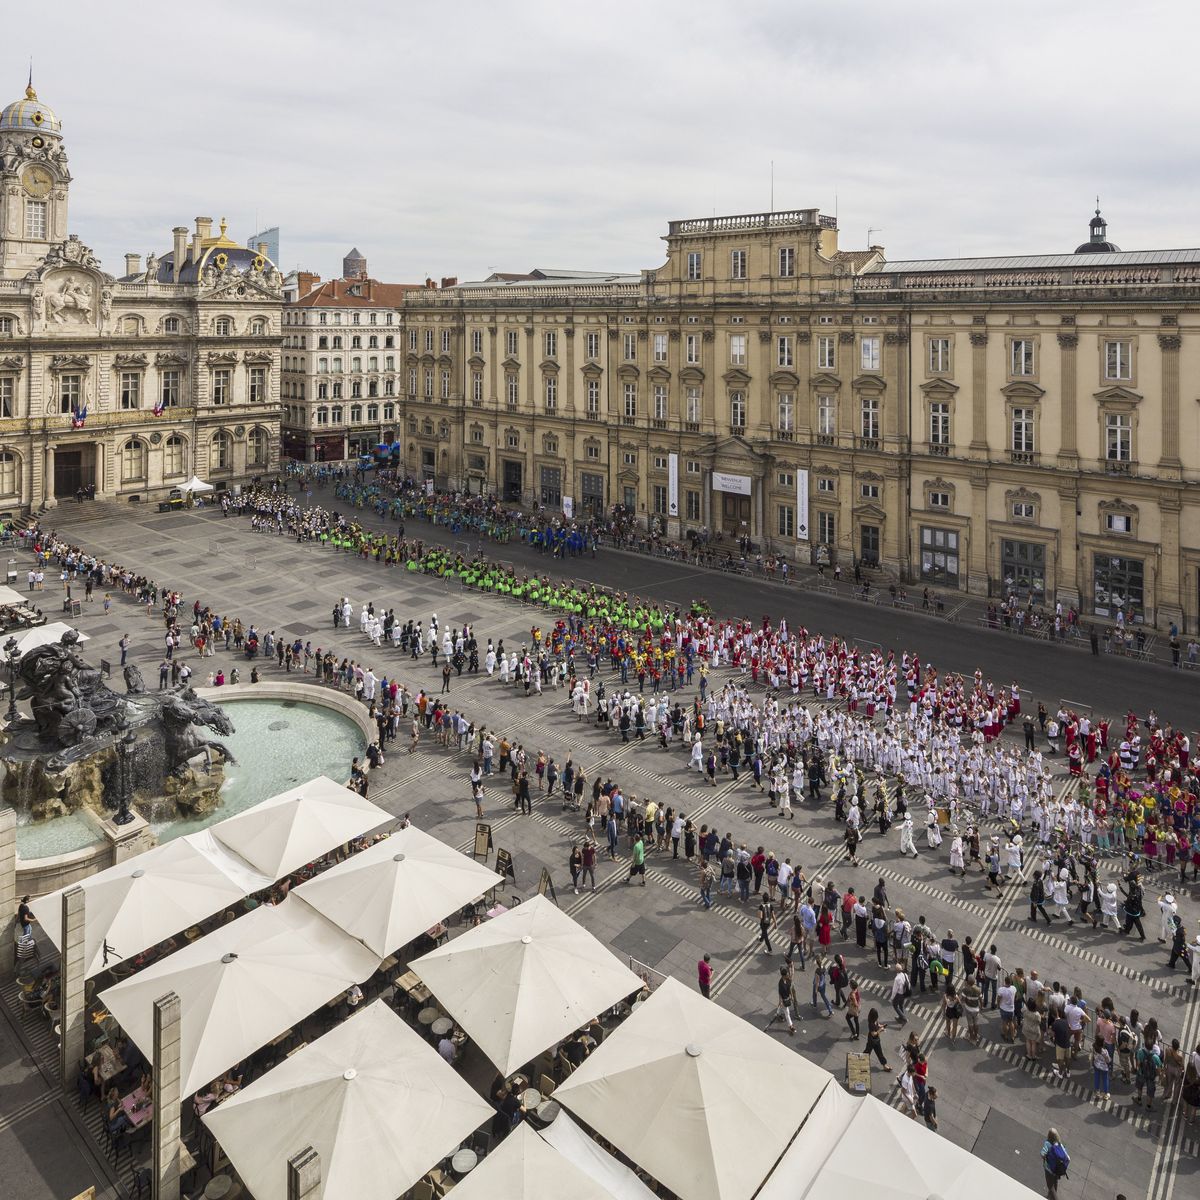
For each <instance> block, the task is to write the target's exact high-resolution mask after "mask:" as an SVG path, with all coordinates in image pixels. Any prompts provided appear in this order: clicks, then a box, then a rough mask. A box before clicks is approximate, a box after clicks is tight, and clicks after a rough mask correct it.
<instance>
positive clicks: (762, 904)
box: [758, 896, 803, 961]
mask: <svg viewBox="0 0 1200 1200" xmlns="http://www.w3.org/2000/svg"><path fill="white" fill-rule="evenodd" d="M778 928H779V921H778V919H777V918H776V916H775V907H774V905H772V904H770V903H768V901H767V898H766V897H765V896H764V897H763V898H762V899H761V900H760V901H759V902H758V936H759V938H760V940H761V941H762V944H763V947H764V949H765V950H766V952H767V953H768V954H771V953H772V950H771V930H772V929H776V930H777V929H778ZM789 961H790V958H789ZM801 961H803V959H802V960H801Z"/></svg>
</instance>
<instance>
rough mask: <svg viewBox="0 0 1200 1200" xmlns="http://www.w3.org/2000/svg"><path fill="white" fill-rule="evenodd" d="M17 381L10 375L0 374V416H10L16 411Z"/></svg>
mask: <svg viewBox="0 0 1200 1200" xmlns="http://www.w3.org/2000/svg"><path fill="white" fill-rule="evenodd" d="M16 404H17V381H16V380H15V379H13V378H12V376H11V375H8V376H0V417H11V416H12V415H13V414H14V413H15V412H16Z"/></svg>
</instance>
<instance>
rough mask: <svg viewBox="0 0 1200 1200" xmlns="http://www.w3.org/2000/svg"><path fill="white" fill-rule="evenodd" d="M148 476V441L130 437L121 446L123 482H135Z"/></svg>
mask: <svg viewBox="0 0 1200 1200" xmlns="http://www.w3.org/2000/svg"><path fill="white" fill-rule="evenodd" d="M145 478H146V443H145V442H143V441H142V440H141V439H140V438H130V439H129V441H127V442H126V443H125V445H124V446H122V447H121V482H122V483H133V482H134V481H135V480H139V479H145Z"/></svg>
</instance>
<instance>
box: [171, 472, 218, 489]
mask: <svg viewBox="0 0 1200 1200" xmlns="http://www.w3.org/2000/svg"><path fill="white" fill-rule="evenodd" d="M179 490H180V491H181V492H211V491H212V490H213V485H212V484H211V483H205V482H204V480H203V479H201V478H200V476H199V475H193V476H192V477H191V479H189V480H188V481H187V483H185V484H184V485H183V486H182V487H181V488H180V489H179Z"/></svg>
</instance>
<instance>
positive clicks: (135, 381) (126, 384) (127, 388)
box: [121, 371, 142, 408]
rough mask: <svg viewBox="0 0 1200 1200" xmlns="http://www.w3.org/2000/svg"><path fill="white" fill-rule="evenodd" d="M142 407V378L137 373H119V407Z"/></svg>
mask: <svg viewBox="0 0 1200 1200" xmlns="http://www.w3.org/2000/svg"><path fill="white" fill-rule="evenodd" d="M141 405H142V377H141V375H140V373H139V372H137V371H122V372H121V407H122V408H140V407H141Z"/></svg>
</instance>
